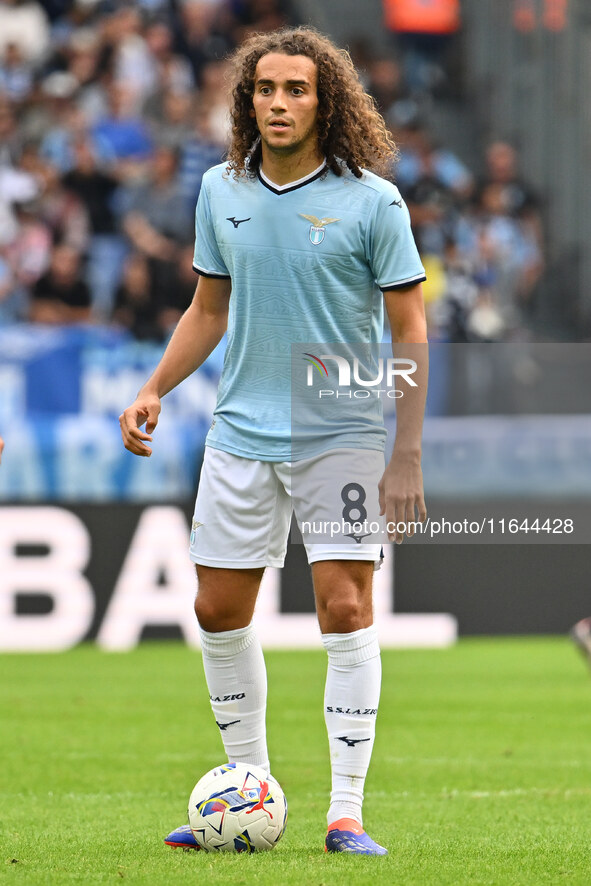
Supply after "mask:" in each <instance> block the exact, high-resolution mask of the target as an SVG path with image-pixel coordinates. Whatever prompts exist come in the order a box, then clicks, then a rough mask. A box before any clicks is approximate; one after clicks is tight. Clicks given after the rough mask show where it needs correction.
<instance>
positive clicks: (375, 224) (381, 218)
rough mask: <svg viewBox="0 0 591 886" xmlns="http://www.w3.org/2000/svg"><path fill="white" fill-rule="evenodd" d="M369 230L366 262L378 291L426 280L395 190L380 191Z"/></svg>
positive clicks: (408, 223)
mask: <svg viewBox="0 0 591 886" xmlns="http://www.w3.org/2000/svg"><path fill="white" fill-rule="evenodd" d="M376 203H377V205H376V206H375V208H374V211H373V214H372V217H371V224H370V228H369V232H368V234H369V238H368V252H369V263H370V266H371V269H372V271H373V274H374V277H375V280H376V283H377V284H378V286H379V287H380V289H381V290H382V292H388V291H390V290H393V289H403V288H405V287H406V286H414V284H415V283H422V281H423V280H426V279H427V277H426V275H425V269H424V268H423V265H422V264H421V259H420V257H419V252H418V250H417V247H416V244H415V241H414V237H413V235H412V230H411V227H410V214H409V211H408V209H407V207H406V204H405V202H404V200H403V199H402V197H401V196H400V193H399V191H398V189H397V188H396V187H394V186H392V187H391V188H388V190H386V191H384V192H382V193H381V194H380V195H379V198H378V200H377V201H376Z"/></svg>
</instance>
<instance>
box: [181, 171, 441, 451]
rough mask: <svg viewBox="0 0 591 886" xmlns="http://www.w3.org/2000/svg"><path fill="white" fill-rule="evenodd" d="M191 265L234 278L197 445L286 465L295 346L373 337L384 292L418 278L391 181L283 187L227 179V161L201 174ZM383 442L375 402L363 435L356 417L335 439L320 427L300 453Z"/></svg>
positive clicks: (330, 176) (326, 180) (346, 175)
mask: <svg viewBox="0 0 591 886" xmlns="http://www.w3.org/2000/svg"><path fill="white" fill-rule="evenodd" d="M194 268H195V270H196V271H197V272H198V273H199V274H202V275H203V276H211V277H230V278H231V280H232V295H231V298H230V314H229V323H228V346H227V350H226V355H225V359H224V368H223V372H222V377H221V381H220V386H219V390H218V399H217V405H216V409H215V415H214V422H213V425H212V427H211V430H210V432H209V434H208V436H207V441H206V444H207V445H208V446H212V447H214V448H216V449H222V450H225V451H226V452H231V453H233V454H235V455H240V456H243V457H246V458H253V459H258V460H262V461H289V460H291V458H292V444H291V435H292V422H291V405H292V397H291V371H292V346H293V345H294V344H297V343H299V342H301V343H310V342H321V343H329V342H348V343H352V344H359V345H360V346H361V345H362V344H371V343H373V344H377V343H379V342H381V340H382V328H383V311H384V308H383V296H382V291H387V290H395V289H402V288H404V287H407V286H412V285H413V284H415V283H419V282H421V281H422V280H424V279H425V272H424V270H423V267H422V265H421V262H420V259H419V255H418V252H417V249H416V246H415V243H414V240H413V237H412V233H411V229H410V219H409V214H408V210H407V208H406V206H405V204H404V202H403V201H402V199H401V197H400V193H399V191H398V189H397V188H396V186H395V185H393V184H391V183H390V182H387V181H385V180H384V179H382V178H380V177H379V176H377V175H374V174H373V173H370V172H365V173H364V174H363V175H362V177H361V178H360V179H357V178H355V176H354V175H353V174H352V173H350V172H349V171H348V170H345V171H344V172H343V175H342V176H340V177H339V176H337V175H335V174H334V173H333V172H331V171H327V170H326V168H325V167H324V166H323V167H320V168H319V169H318V170H316V171H315V172H314V173H312V174H311V175H309V176H306V178H304V179H301V180H300V181H297V182H291V183H290V184H289V185H286V186H284V187H278V186H276V185H274V184H273V183H272V182H270V181H269V180H268V179H266V178H265V177H264V175H263V174H262V173H259V175H258V177H257V178H255V179H250V178H239V179H238V180H236V179H234V178H233V176H232V175H231V174H228V173H227V172H226V166H225V164H221V165H219V166H214V167H213V168H212V169H210V170H209V171H208V172H207V173H206V174H205V176H204V178H203V185H202V188H201V192H200V194H199V201H198V203H197V212H196V245H195V260H194ZM403 297H404V295H403V294H402V295H401V298H403ZM303 350H305V349H303ZM302 366H303V368H304V369H306V368H307V367H306V366H305V365H304V364H302ZM319 424H320V425H321V424H322V420H321V417H320V418H319ZM384 441H385V431H384V430H383V427H382V422H381V414H380V410H379V404H378V408H377V410H375V411H374V413H372V415H368V417H367V420H366V421H365V425H364V427H363V428H361V429H360V427H359V422H358V421H356V422H354V423H353V425H352V426H351V427H342V428H341V429H340V432H339V434H338V435H337V436H335V435H334V433H333V432H331V434H330V435H327V434H326V433H324V434H323V432H322V427H319V431H318V439H317V443H316V445H314V444H312V449H311V450H310V452H309V454H310V455H312V454H316V453H317V452H319V451H323V450H326V449H334V448H348V447H352V448H359V447H361V448H366V449H383V447H384Z"/></svg>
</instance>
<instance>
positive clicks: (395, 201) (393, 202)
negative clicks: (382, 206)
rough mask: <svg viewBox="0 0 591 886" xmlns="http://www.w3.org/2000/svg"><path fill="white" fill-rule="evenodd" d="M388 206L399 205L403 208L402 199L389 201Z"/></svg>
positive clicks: (399, 207)
mask: <svg viewBox="0 0 591 886" xmlns="http://www.w3.org/2000/svg"><path fill="white" fill-rule="evenodd" d="M388 206H397V207H398V209H402V200H392V202H391V203H388Z"/></svg>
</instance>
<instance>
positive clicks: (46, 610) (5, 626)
mask: <svg viewBox="0 0 591 886" xmlns="http://www.w3.org/2000/svg"><path fill="white" fill-rule="evenodd" d="M189 513H190V508H189V507H183V506H180V505H160V504H159V505H153V506H146V507H142V506H138V505H118V506H109V505H87V506H79V507H74V508H65V507H59V506H54V505H24V506H23V505H14V506H6V507H4V508H2V509H0V539H1V542H0V563H1V564H2V569H1V570H0V650H2V651H58V650H62V649H68V648H70V647H71V646H74V645H75V644H77V643H79V642H81V641H83V640H88V639H95V640H96V642H97V643H98V644H99V645H100V646H101V647H103V648H104V649H110V650H119V651H124V650H127V649H131V648H133V647H134V646H135V645H136V644H137V643H139V642H140V640H141V639H143V638H146V637H179V636H180V637H181V638H182V639H184V640H185V642H187V643H189V644H192V645H198V642H199V636H198V631H197V622H196V619H195V616H194V614H193V606H192V602H193V598H194V596H195V591H196V580H195V574H194V570H193V567H192V565H191V563H190V562H189V559H188V554H187V542H188V535H189ZM301 552H302V547H301V545H294V546H293V549H292V553H291V556H292V557H294V561H293V563H292V564H291V565H292V568H291V569H290V570H288V571H286V572H285V573H284V574H285V575H287V574H288V573H289V575H290V581H291V584H290V586H289V587H287V586H284V585H283V583H282V581H281V576H280V571H279V570H277V569H268V570H267V572H266V574H265V577H264V579H263V586H262V589H261V594H260V598H259V601H258V604H257V610H256V619H257V623H258V625H259V629H260V633H261V638H262V641H263V644H264V645H265V646H267V647H280V648H281V647H289V648H294V647H312V646H320V635H319V632H318V627H317V624H316V617H315V615H314V614H313V612H314V604H313V598H312V593H311V588H310V584H309V577H308V571H307V568H306V565H305V563H304V562H303V561H302V558H301V557H298V554H301ZM295 586H297V588H298V591H297V594H294V587H295ZM392 591H393V561H392V556H391V551H390V550H389V549H388V551H387V555H386V558H385V562H384V564H383V565H382V568H381V569H380V570H379V571H378V573H377V574H376V581H375V610H376V618H377V622H378V625H379V631H380V636H381V640H382V642H383V644H384V645H385V646H443V645H447V644H449V643H452V642H453V641H454V640H455V637H456V620H455V618H453V617H452V616H450V615H446V614H433V613H427V612H425V613H421V614H419V615H413V614H410V613H405V614H394V612H393V593H392Z"/></svg>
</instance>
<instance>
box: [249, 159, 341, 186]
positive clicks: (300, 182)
mask: <svg viewBox="0 0 591 886" xmlns="http://www.w3.org/2000/svg"><path fill="white" fill-rule="evenodd" d="M325 170H326V160H323V161H322V163H321V164H320V166H319V167H318V169H315V170H314V172H310V173H309V174H308V175H305V176H304V177H303V178H298V179H297V181H294V182H288V183H287V184H286V185H276V184H275V182H272V181H271V179H270V178H267V176H266V175H265V173H264V172H263V170H262V169H261V168H260V166H259V170H258V177H259V181H260V183H261V184H262V185H264V186H265V187H266V188H268V189H269V190H270V191H273V193H274V194H288V193H289V192H290V191H296V190H297V189H298V188H303V187H304V185H308V184H310V182H313V181H316V179H317V178H320V176H321V175H324V172H325Z"/></svg>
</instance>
